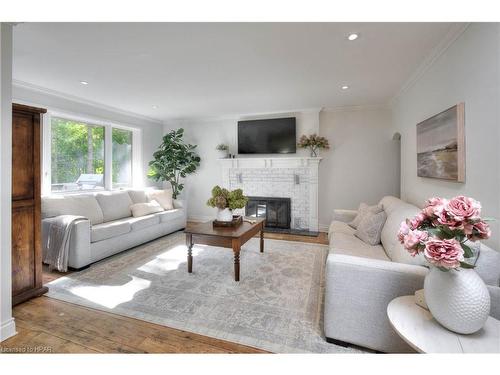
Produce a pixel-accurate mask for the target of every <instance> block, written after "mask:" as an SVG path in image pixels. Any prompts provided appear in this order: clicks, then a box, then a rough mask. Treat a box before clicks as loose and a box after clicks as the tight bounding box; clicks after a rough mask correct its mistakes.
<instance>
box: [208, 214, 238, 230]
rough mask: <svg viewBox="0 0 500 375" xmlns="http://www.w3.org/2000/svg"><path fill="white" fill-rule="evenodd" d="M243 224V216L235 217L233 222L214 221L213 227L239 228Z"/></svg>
mask: <svg viewBox="0 0 500 375" xmlns="http://www.w3.org/2000/svg"><path fill="white" fill-rule="evenodd" d="M242 222H243V216H241V215H233V220H232V221H217V220H214V221H213V222H212V223H213V226H214V227H237V226H239V225H241V223H242Z"/></svg>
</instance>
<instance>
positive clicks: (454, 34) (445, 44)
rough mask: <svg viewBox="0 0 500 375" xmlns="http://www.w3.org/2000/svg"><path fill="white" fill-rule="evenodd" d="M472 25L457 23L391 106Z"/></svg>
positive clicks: (416, 71)
mask: <svg viewBox="0 0 500 375" xmlns="http://www.w3.org/2000/svg"><path fill="white" fill-rule="evenodd" d="M469 25H470V23H469V22H467V23H455V24H454V25H453V26H452V27H451V28H450V30H449V31H448V33H446V35H445V37H444V38H443V39H442V40H441V42H439V44H438V45H437V46H436V47H434V48H433V49H432V51H431V52H430V53H429V55H427V57H426V58H425V59H424V61H423V62H422V63H421V64H420V65H419V66H418V68H417V69H416V70H415V71H414V72H413V74H412V75H411V76H410V78H409V79H408V80H407V81H406V82H405V83H404V84H403V86H401V88H400V89H399V91H398V92H397V93H396V95H394V96H393V97H392V98H391V99H390V100H389V103H388V104H389V106H391V107H392V106H393V105H394V103H395V102H396V101H397V100H398V99H399V98H400V97H401V96H402V95H403V94H404V93H405V92H407V91H408V90H409V89H410V88H411V87H413V85H415V83H417V82H418V80H419V79H420V78H421V77H422V76H423V75H424V74H425V73H426V72H427V71H428V70H429V68H430V67H431V66H432V65H434V63H435V62H436V61H437V60H439V58H440V57H441V56H442V55H443V54H444V53H445V52H446V51H447V50H448V48H450V47H451V46H452V45H453V43H455V41H456V40H457V39H458V38H459V37H460V36H461V35H462V34H463V33H464V32H465V30H467V28H468V27H469Z"/></svg>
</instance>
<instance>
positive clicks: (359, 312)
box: [324, 197, 500, 353]
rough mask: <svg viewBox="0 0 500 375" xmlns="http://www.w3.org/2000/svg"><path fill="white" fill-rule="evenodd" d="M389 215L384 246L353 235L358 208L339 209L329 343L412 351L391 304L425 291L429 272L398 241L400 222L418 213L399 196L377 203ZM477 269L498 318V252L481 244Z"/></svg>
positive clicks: (330, 269) (327, 318) (330, 279)
mask: <svg viewBox="0 0 500 375" xmlns="http://www.w3.org/2000/svg"><path fill="white" fill-rule="evenodd" d="M379 204H380V205H381V206H382V207H383V209H384V211H385V212H386V214H387V221H386V223H385V225H384V227H383V230H382V237H381V241H382V244H381V245H377V246H370V245H367V244H366V243H364V242H363V241H361V240H360V239H359V238H357V237H355V235H354V232H355V230H354V229H353V228H351V227H350V226H349V225H348V224H347V223H348V222H350V221H351V220H352V219H353V218H354V217H355V215H356V213H357V212H356V211H351V210H335V212H334V220H333V221H332V223H331V225H330V228H329V232H328V237H329V241H330V250H329V255H328V258H327V264H326V286H325V310H324V312H325V314H324V328H325V336H326V338H327V340H328V341H330V342H335V343H337V344H339V343H340V344H342V343H349V344H354V345H358V346H362V347H365V348H370V349H373V350H376V351H381V352H388V353H400V352H413V350H412V349H411V348H410V347H409V346H408V345H407V344H406V343H405V342H404V341H403V340H402V339H401V338H400V337H399V336H398V335H397V334H396V332H394V330H393V329H392V328H391V326H390V323H389V320H388V318H387V305H388V304H389V302H390V301H391V300H393V299H394V298H396V297H398V296H404V295H413V294H414V293H415V291H416V290H419V289H422V288H423V284H424V278H425V276H426V274H427V272H428V268H427V267H425V264H426V263H425V260H424V259H423V258H422V257H415V258H413V257H411V256H410V255H409V254H408V252H407V251H406V250H405V249H404V248H403V246H402V245H401V244H400V243H399V242H398V241H397V238H396V234H397V232H398V230H399V226H400V223H401V222H402V221H403V220H405V219H406V218H411V217H413V216H414V215H415V214H416V213H418V212H419V209H418V208H417V207H416V206H413V205H411V204H408V203H405V202H403V201H401V200H400V199H398V198H395V197H384V198H383V199H382V200H381V201H380V203H379ZM476 272H477V273H478V274H479V275H480V276H481V277H482V278H483V280H484V282H485V283H486V284H487V285H488V289H489V290H490V295H491V298H492V300H491V302H492V308H491V315H492V316H494V317H495V318H498V319H500V288H499V283H500V253H498V252H496V251H494V250H492V249H490V248H488V247H487V246H485V245H484V244H482V245H481V251H480V254H479V258H478V259H477V262H476Z"/></svg>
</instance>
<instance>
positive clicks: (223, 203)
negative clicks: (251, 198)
mask: <svg viewBox="0 0 500 375" xmlns="http://www.w3.org/2000/svg"><path fill="white" fill-rule="evenodd" d="M247 202H248V198H247V197H246V196H244V195H243V190H241V189H236V190H233V191H229V190H227V189H223V188H221V187H220V186H218V185H217V186H214V188H213V189H212V197H211V198H210V199H209V200H208V201H207V206H210V207H217V208H220V209H221V210H223V209H224V208H229V209H230V210H234V209H237V208H243V207H245V206H246V204H247Z"/></svg>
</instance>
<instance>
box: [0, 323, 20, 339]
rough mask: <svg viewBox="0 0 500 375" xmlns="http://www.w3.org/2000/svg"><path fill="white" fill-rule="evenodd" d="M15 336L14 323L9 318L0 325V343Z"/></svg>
mask: <svg viewBox="0 0 500 375" xmlns="http://www.w3.org/2000/svg"><path fill="white" fill-rule="evenodd" d="M16 334H17V332H16V323H15V322H14V318H10V319H8V320H7V321H6V322H3V323H2V325H0V342H2V341H4V340H7V339H8V338H9V337H12V336H14V335H16Z"/></svg>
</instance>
